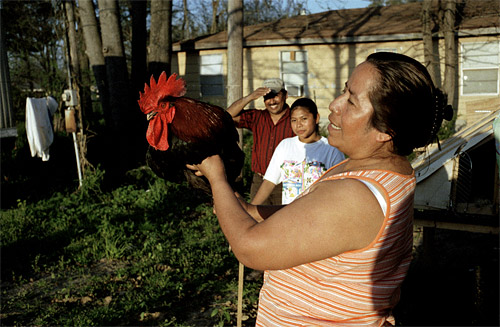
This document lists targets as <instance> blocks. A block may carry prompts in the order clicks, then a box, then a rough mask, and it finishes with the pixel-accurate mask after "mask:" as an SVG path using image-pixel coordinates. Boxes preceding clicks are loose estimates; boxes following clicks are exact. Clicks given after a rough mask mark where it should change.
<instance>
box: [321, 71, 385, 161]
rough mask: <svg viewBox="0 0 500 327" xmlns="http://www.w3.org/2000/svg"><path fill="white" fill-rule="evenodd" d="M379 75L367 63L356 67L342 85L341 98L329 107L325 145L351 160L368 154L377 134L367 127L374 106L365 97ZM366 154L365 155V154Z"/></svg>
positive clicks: (370, 127)
mask: <svg viewBox="0 0 500 327" xmlns="http://www.w3.org/2000/svg"><path fill="white" fill-rule="evenodd" d="M377 76H378V72H377V71H376V69H375V68H374V66H373V65H372V64H370V63H367V62H364V63H362V64H360V65H358V66H357V67H356V68H355V69H354V71H353V73H352V75H351V77H350V78H349V80H348V81H347V82H346V84H345V88H344V91H343V94H342V95H340V96H339V97H337V98H336V99H335V100H333V102H332V103H330V106H329V108H328V109H329V110H330V115H329V116H328V120H329V121H330V124H329V125H328V143H330V145H332V146H335V147H337V148H338V149H339V150H340V151H342V152H344V153H346V154H347V155H349V156H350V157H355V156H356V155H359V156H363V155H366V154H367V153H368V154H369V153H370V147H371V146H372V145H373V143H371V142H370V141H371V140H373V139H374V137H375V135H372V134H373V133H376V132H377V131H376V130H375V129H374V128H373V127H372V126H371V125H370V118H371V116H372V113H373V106H372V104H371V102H370V99H369V97H368V93H369V91H370V90H371V89H372V88H373V86H374V84H375V82H376V77H377ZM367 151H368V152H367Z"/></svg>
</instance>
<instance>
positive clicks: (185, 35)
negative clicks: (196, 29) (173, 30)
mask: <svg viewBox="0 0 500 327" xmlns="http://www.w3.org/2000/svg"><path fill="white" fill-rule="evenodd" d="M182 4H183V8H184V20H183V21H182V39H183V40H186V39H190V38H191V32H190V26H189V25H190V24H189V10H188V6H187V0H182Z"/></svg>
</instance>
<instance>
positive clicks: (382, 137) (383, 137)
mask: <svg viewBox="0 0 500 327" xmlns="http://www.w3.org/2000/svg"><path fill="white" fill-rule="evenodd" d="M390 140H392V136H390V135H389V134H387V133H382V132H378V133H377V142H380V143H385V142H389V141H390Z"/></svg>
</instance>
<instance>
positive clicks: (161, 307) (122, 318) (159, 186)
mask: <svg viewBox="0 0 500 327" xmlns="http://www.w3.org/2000/svg"><path fill="white" fill-rule="evenodd" d="M104 175H105V173H104V172H103V171H101V170H100V169H99V168H97V169H96V170H95V171H93V172H90V173H89V174H87V176H86V178H85V179H84V181H83V185H82V187H81V188H80V189H79V190H78V191H77V192H72V193H68V194H64V193H55V194H53V196H52V197H51V198H50V199H46V200H40V201H38V202H35V203H31V204H30V203H28V202H27V201H24V200H19V201H18V204H17V207H15V208H12V209H8V210H4V211H3V212H2V215H1V218H0V240H1V243H0V244H1V251H2V294H1V296H2V301H1V312H2V323H3V324H5V325H57V326H66V325H73V326H75V325H78V326H83V325H85V326H93V325H99V326H103V325H108V326H116V325H144V326H146V325H159V326H168V325H219V326H222V325H225V324H231V325H234V324H235V319H236V318H235V315H234V312H235V310H233V309H234V308H235V305H236V304H235V303H236V291H235V290H236V278H237V275H238V271H237V267H238V262H237V260H236V259H235V258H234V256H233V255H232V253H231V252H230V251H229V249H228V244H227V242H226V240H225V238H224V236H223V234H222V232H221V231H220V228H219V226H218V223H217V218H216V217H215V215H214V214H213V212H212V207H211V202H210V201H211V199H210V198H209V197H207V196H206V195H205V194H202V193H198V192H196V191H194V190H192V189H190V188H189V187H188V186H187V185H185V184H172V183H169V182H165V181H164V180H161V179H159V178H156V177H155V176H154V175H153V174H152V173H151V172H150V171H149V169H147V168H140V169H137V170H135V171H132V172H129V175H128V177H129V179H130V180H133V181H136V182H137V184H139V185H142V186H144V187H141V186H137V185H136V184H128V185H124V186H121V187H119V188H116V189H113V190H110V191H107V192H106V191H103V187H102V182H103V179H104ZM186 194H189V196H186ZM246 287H249V289H251V290H252V294H248V293H247V294H246V295H245V305H246V306H247V307H248V308H251V309H252V312H253V313H254V312H255V306H256V301H257V293H258V288H259V287H260V282H250V283H249V284H248V285H246ZM228 301H229V302H230V303H231V306H223V304H224V303H227V302H228ZM251 301H252V302H251ZM214 309H217V310H222V311H221V314H215V315H213V316H211V313H212V312H213V310H214ZM233 311H234V312H233ZM217 312H219V311H217ZM224 312H226V313H224ZM252 315H253V317H254V316H255V314H252ZM249 323H250V320H249Z"/></svg>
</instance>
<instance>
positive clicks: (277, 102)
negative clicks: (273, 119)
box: [264, 91, 287, 115]
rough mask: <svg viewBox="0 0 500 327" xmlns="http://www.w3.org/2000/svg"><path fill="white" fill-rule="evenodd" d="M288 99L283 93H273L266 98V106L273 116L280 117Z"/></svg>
mask: <svg viewBox="0 0 500 327" xmlns="http://www.w3.org/2000/svg"><path fill="white" fill-rule="evenodd" d="M286 98H287V96H286V94H285V92H283V91H280V92H278V93H276V92H274V91H271V92H269V93H268V94H266V95H265V96H264V105H265V106H266V109H267V110H268V111H269V113H270V114H271V115H278V114H280V113H281V112H282V111H283V109H284V108H285V103H286Z"/></svg>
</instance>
